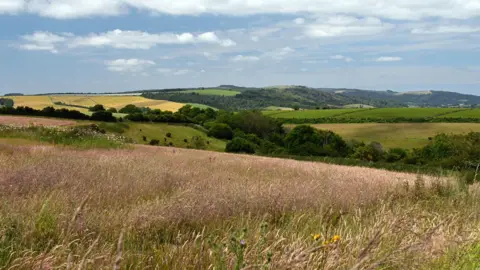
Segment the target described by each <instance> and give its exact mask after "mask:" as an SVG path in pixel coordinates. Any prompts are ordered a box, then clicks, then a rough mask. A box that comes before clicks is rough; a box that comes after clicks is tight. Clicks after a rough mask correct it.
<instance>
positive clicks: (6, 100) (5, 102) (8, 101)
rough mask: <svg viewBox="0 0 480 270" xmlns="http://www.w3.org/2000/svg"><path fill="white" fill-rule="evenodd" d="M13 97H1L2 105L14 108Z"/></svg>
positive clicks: (0, 102)
mask: <svg viewBox="0 0 480 270" xmlns="http://www.w3.org/2000/svg"><path fill="white" fill-rule="evenodd" d="M14 104H15V103H14V102H13V99H10V98H0V106H5V107H7V108H13V105H14Z"/></svg>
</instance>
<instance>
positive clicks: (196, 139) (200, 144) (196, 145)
mask: <svg viewBox="0 0 480 270" xmlns="http://www.w3.org/2000/svg"><path fill="white" fill-rule="evenodd" d="M185 140H187V139H185ZM189 148H193V149H206V148H207V145H206V143H205V140H204V139H203V138H202V137H200V136H193V137H192V139H191V140H190V145H189Z"/></svg>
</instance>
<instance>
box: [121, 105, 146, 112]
mask: <svg viewBox="0 0 480 270" xmlns="http://www.w3.org/2000/svg"><path fill="white" fill-rule="evenodd" d="M118 112H119V113H125V114H134V113H142V109H140V108H139V107H137V106H135V105H133V104H128V105H127V106H125V107H123V108H121V109H120V110H119V111H118Z"/></svg>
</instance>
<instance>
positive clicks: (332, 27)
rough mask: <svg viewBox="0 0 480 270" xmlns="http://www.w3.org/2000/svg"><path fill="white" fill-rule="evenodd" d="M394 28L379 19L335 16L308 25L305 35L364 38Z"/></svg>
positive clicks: (313, 36)
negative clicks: (363, 36)
mask: <svg viewBox="0 0 480 270" xmlns="http://www.w3.org/2000/svg"><path fill="white" fill-rule="evenodd" d="M392 28H393V25H392V24H389V23H383V22H382V21H381V20H380V19H378V18H373V17H367V18H363V19H358V18H355V17H350V16H334V17H329V18H328V19H326V20H323V19H318V20H317V22H315V23H313V24H309V25H306V26H305V35H307V36H309V37H312V38H323V37H336V36H362V35H373V34H378V33H381V32H384V31H387V30H389V29H392Z"/></svg>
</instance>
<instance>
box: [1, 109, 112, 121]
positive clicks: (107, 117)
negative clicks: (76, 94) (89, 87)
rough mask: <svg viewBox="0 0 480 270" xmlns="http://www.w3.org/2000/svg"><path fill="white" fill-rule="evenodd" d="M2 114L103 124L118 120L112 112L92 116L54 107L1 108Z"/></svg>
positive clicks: (96, 113)
mask: <svg viewBox="0 0 480 270" xmlns="http://www.w3.org/2000/svg"><path fill="white" fill-rule="evenodd" d="M0 114H8V115H24V116H43V117H53V118H64V119H74V120H93V121H103V122H116V121H117V119H116V118H115V117H113V115H112V113H111V112H106V111H102V112H95V113H93V114H92V116H89V115H86V114H83V113H81V112H79V111H77V110H68V109H55V108H53V107H46V108H44V109H42V110H36V109H32V108H30V107H23V106H20V107H17V108H11V107H0Z"/></svg>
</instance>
